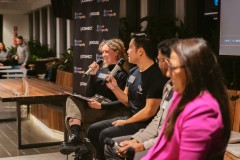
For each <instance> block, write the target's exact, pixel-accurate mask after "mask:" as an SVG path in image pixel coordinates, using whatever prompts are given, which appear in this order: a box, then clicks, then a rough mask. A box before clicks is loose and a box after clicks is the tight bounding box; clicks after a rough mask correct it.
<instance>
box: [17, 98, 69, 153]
mask: <svg viewBox="0 0 240 160" xmlns="http://www.w3.org/2000/svg"><path fill="white" fill-rule="evenodd" d="M66 98H67V96H64V95H62V96H45V97H34V98H26V99H24V98H23V99H21V100H17V101H16V110H17V131H18V149H28V148H39V147H47V146H54V145H60V143H61V142H62V141H57V142H44V143H30V144H22V131H21V128H22V124H21V121H22V118H21V106H22V105H28V106H30V105H31V104H54V105H55V104H57V105H59V104H60V107H62V109H63V115H64V116H65V113H66V109H65V102H66ZM27 112H28V113H30V110H29V107H28V110H27ZM28 118H29V117H28ZM66 139H67V132H66V130H64V140H66Z"/></svg>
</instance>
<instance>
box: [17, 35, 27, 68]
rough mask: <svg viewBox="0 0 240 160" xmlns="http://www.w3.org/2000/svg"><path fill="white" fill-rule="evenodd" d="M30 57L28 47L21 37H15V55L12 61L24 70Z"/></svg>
mask: <svg viewBox="0 0 240 160" xmlns="http://www.w3.org/2000/svg"><path fill="white" fill-rule="evenodd" d="M29 56H30V51H29V47H28V46H27V44H26V43H25V42H24V40H23V37H22V36H18V37H17V53H16V54H15V55H14V59H15V60H17V61H18V65H20V66H21V67H22V68H26V65H27V62H28V59H29Z"/></svg>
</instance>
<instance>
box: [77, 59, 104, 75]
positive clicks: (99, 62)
mask: <svg viewBox="0 0 240 160" xmlns="http://www.w3.org/2000/svg"><path fill="white" fill-rule="evenodd" d="M96 63H97V64H98V65H101V64H102V63H103V60H101V59H100V60H98V61H97V62H96ZM92 70H93V69H92V68H89V69H88V70H87V71H86V72H85V73H84V75H83V76H82V77H85V76H86V75H89V74H90V72H91V71H92Z"/></svg>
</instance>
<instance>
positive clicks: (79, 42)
mask: <svg viewBox="0 0 240 160" xmlns="http://www.w3.org/2000/svg"><path fill="white" fill-rule="evenodd" d="M74 46H79V47H85V43H83V41H82V40H76V39H75V40H74Z"/></svg>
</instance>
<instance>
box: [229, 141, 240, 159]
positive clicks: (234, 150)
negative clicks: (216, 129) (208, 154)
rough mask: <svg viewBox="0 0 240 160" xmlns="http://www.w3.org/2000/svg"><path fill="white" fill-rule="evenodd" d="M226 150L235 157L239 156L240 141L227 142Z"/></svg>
mask: <svg viewBox="0 0 240 160" xmlns="http://www.w3.org/2000/svg"><path fill="white" fill-rule="evenodd" d="M227 152H229V153H231V154H232V155H234V156H235V157H238V158H240V143H236V144H228V146H227Z"/></svg>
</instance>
